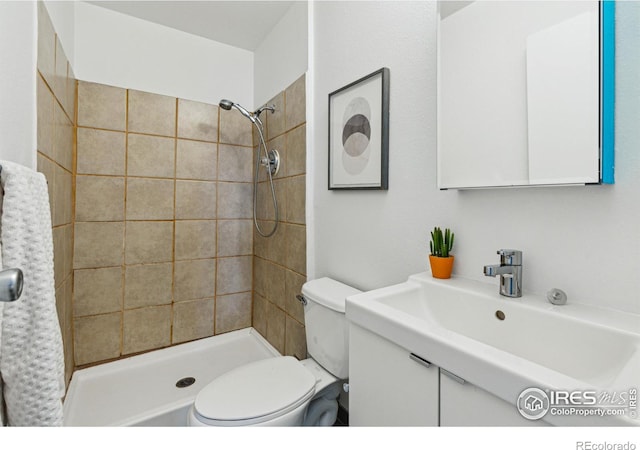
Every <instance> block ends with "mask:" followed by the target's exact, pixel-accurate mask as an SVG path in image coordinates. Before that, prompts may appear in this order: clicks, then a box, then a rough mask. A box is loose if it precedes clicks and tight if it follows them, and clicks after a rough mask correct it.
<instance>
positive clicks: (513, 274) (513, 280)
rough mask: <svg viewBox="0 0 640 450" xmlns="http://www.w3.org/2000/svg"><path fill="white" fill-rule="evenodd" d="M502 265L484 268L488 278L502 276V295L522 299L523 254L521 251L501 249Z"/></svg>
mask: <svg viewBox="0 0 640 450" xmlns="http://www.w3.org/2000/svg"><path fill="white" fill-rule="evenodd" d="M498 255H500V264H499V265H493V266H484V274H485V276H487V277H495V276H496V275H500V295H504V296H505V297H522V252H521V251H520V250H511V249H501V250H498Z"/></svg>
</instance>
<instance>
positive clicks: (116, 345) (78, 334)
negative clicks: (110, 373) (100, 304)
mask: <svg viewBox="0 0 640 450" xmlns="http://www.w3.org/2000/svg"><path fill="white" fill-rule="evenodd" d="M121 328H122V313H112V314H103V315H100V316H88V317H81V318H79V319H75V320H74V353H75V363H76V365H77V366H81V365H83V364H89V363H93V362H97V361H104V360H106V359H111V358H117V357H118V356H120V342H121V339H120V338H121Z"/></svg>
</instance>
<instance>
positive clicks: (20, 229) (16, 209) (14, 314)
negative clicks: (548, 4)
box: [0, 161, 64, 426]
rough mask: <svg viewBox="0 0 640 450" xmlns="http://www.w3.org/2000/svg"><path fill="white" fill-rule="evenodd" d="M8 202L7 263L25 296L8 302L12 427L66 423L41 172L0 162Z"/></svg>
mask: <svg viewBox="0 0 640 450" xmlns="http://www.w3.org/2000/svg"><path fill="white" fill-rule="evenodd" d="M0 165H2V173H1V175H0V178H1V181H2V186H3V187H4V200H3V208H2V217H0V222H1V224H2V226H1V228H0V240H1V241H2V265H3V266H4V267H5V268H11V267H15V268H19V269H22V272H23V274H24V288H23V291H22V296H21V297H20V299H19V300H17V301H15V302H13V303H5V304H4V308H3V311H2V319H1V320H2V321H1V323H2V329H1V330H0V332H1V333H2V338H1V339H0V374H1V375H2V379H3V381H4V400H5V403H6V407H7V416H8V421H9V425H10V426H56V425H57V426H59V425H62V397H63V396H64V357H63V351H62V335H61V333H60V324H59V322H58V314H57V310H56V303H55V285H54V279H53V239H52V232H51V213H50V209H49V194H48V191H47V183H46V180H45V178H44V176H43V175H42V174H41V173H37V172H34V171H33V170H31V169H28V168H26V167H24V166H21V165H18V164H15V163H12V162H8V161H0Z"/></svg>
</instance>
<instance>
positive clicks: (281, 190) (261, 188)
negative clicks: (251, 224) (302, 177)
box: [256, 178, 289, 221]
mask: <svg viewBox="0 0 640 450" xmlns="http://www.w3.org/2000/svg"><path fill="white" fill-rule="evenodd" d="M288 181H289V180H288V179H287V178H284V179H280V180H274V181H273V189H274V191H275V193H276V201H277V204H278V221H285V220H286V217H287V184H288ZM257 201H258V204H257V206H256V211H257V214H258V219H259V220H275V211H276V210H275V206H274V204H273V194H272V193H271V184H270V183H269V182H268V181H266V182H263V183H258V199H257Z"/></svg>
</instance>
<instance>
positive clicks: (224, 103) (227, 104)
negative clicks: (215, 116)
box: [219, 98, 233, 111]
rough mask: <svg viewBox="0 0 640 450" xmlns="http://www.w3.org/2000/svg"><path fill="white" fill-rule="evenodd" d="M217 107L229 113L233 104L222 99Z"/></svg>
mask: <svg viewBox="0 0 640 450" xmlns="http://www.w3.org/2000/svg"><path fill="white" fill-rule="evenodd" d="M219 105H220V108H222V109H226V110H227V111H229V110H230V109H231V107H232V106H233V102H232V101H231V100H227V99H225V98H223V99H222V100H220V103H219Z"/></svg>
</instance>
